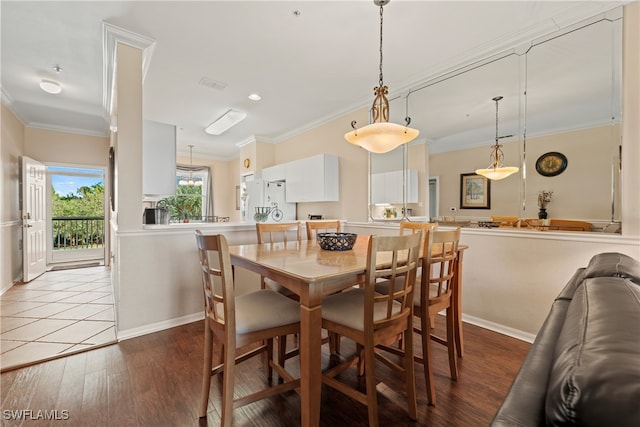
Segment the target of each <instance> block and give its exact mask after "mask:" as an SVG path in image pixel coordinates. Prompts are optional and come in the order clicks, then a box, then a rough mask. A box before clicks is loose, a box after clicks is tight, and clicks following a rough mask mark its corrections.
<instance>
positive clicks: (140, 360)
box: [0, 316, 530, 427]
mask: <svg viewBox="0 0 640 427" xmlns="http://www.w3.org/2000/svg"><path fill="white" fill-rule="evenodd" d="M437 317H440V316H437ZM442 327H443V322H442V319H437V329H440V328H442ZM203 328H204V323H203V322H196V323H191V324H188V325H185V326H181V327H177V328H173V329H169V330H166V331H162V332H157V333H154V334H149V335H146V336H143V337H139V338H134V339H130V340H126V341H123V342H121V343H119V344H115V345H111V346H108V347H103V348H99V349H95V350H91V351H87V352H84V353H80V354H74V355H71V356H67V357H63V358H60V359H56V360H52V361H49V362H45V363H40V364H36V365H33V366H29V367H26V368H21V369H17V370H13V371H9V372H6V373H3V374H2V376H1V377H0V380H1V392H2V395H1V399H2V411H1V414H2V422H3V426H12V427H13V426H37V427H44V426H53V427H60V426H83V427H84V426H114V427H123V426H141V427H142V426H144V427H146V426H149V427H161V426H167V427H169V426H171V427H174V426H216V425H219V423H220V418H219V412H218V411H219V408H220V404H219V402H220V401H219V399H220V388H221V383H220V381H219V380H218V379H214V380H213V381H212V386H211V394H210V403H209V413H208V417H207V419H206V420H199V419H198V417H197V410H198V402H199V398H200V383H201V365H202V353H203V352H202V345H203V335H204V334H203ZM464 336H465V343H466V345H465V351H466V353H465V356H464V358H462V359H458V360H459V361H460V366H459V368H460V375H459V379H458V381H457V382H454V381H451V380H450V378H449V371H448V363H447V354H446V349H445V348H444V346H441V345H438V344H435V343H434V345H433V349H434V351H433V353H434V366H435V374H436V376H435V380H436V393H437V406H435V407H433V406H428V405H427V404H426V401H425V387H424V379H423V378H424V377H423V370H422V368H421V367H420V366H419V365H416V376H417V381H416V382H417V388H418V389H417V392H418V409H419V412H418V420H417V421H411V420H410V419H409V418H408V417H407V415H406V403H405V399H404V392H403V390H404V387H403V385H402V381H401V378H398V377H396V375H394V373H393V372H392V371H390V370H389V369H387V368H386V367H385V366H383V365H381V364H378V365H377V366H379V368H378V369H377V372H378V373H377V376H378V378H379V379H380V380H381V382H380V383H379V385H378V404H379V417H380V425H381V426H427V425H428V426H432V427H437V426H447V427H455V426H461V427H469V426H473V427H475V426H486V425H488V424H489V423H490V421H491V419H492V418H493V416H494V414H495V412H496V411H497V409H498V407H499V406H500V404H501V402H502V400H503V399H504V396H505V395H506V393H507V391H508V389H509V386H510V385H511V382H512V380H513V378H514V377H515V375H516V373H517V371H518V369H519V367H520V365H521V363H522V361H523V360H524V357H525V355H526V353H527V351H528V349H529V347H530V344H528V343H525V342H522V341H519V340H516V339H513V338H510V337H507V336H504V335H501V334H497V333H495V332H491V331H488V330H485V329H482V328H478V327H476V326H472V325H469V324H466V323H465V324H464ZM342 347H343V348H342V351H343V353H347V352H349V351H350V350H352V349H353V347H352V346H350V345H349V343H348V342H346V340H343V345H342ZM323 361H324V363H325V364H326V365H328V363H329V357H328V352H327V349H326V348H324V349H323ZM296 362H297V359H291V360H289V361H288V362H287V368H288V369H290V370H295V369H296ZM262 365H263V364H262V360H260V359H259V358H255V360H252V361H249V362H245V364H243V365H242V366H243V368H242V369H240V370H239V375H238V381H237V386H236V393H237V394H238V393H240V394H242V393H245V392H246V390H255V389H257V388H258V387H262V386H263V385H264V384H265V381H266V380H265V376H264V369H262ZM348 375H349V376H347V377H346V378H348V380H349V381H351V382H352V383H354V384H355V383H358V382H359V379H358V378H357V376H356V375H355V374H354V373H351V372H349V373H348ZM362 385H364V384H363V382H362ZM299 405H300V399H299V397H298V395H297V394H296V393H295V392H290V393H288V394H285V395H282V396H278V397H275V398H271V399H267V400H263V401H260V402H256V403H253V404H251V405H248V406H245V407H242V408H239V409H236V410H235V411H234V425H236V426H298V425H299V424H300V421H299V420H300V418H299V416H300V409H299ZM21 410H23V411H30V412H23V413H22V414H23V415H22V417H17V415H18V411H21ZM12 417H13V418H16V417H17V418H21V419H12ZM51 417H57V418H58V419H57V420H51V421H48V420H47V418H51ZM37 418H39V419H37ZM320 424H321V425H322V426H331V427H337V426H365V425H367V411H366V408H365V407H364V406H362V405H360V404H359V403H357V402H355V401H352V400H350V399H348V398H346V397H345V396H344V395H342V394H340V393H339V392H337V391H334V390H332V389H330V388H327V387H323V389H322V413H321V420H320Z"/></svg>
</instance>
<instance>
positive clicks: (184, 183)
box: [178, 145, 202, 188]
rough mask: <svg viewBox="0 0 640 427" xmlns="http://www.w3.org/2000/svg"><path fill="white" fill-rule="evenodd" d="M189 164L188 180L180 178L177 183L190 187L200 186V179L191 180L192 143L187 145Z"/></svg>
mask: <svg viewBox="0 0 640 427" xmlns="http://www.w3.org/2000/svg"><path fill="white" fill-rule="evenodd" d="M189 166H190V168H189V181H186V180H184V179H181V180H180V181H178V185H187V186H189V187H190V188H193V187H201V186H202V179H198V180H197V181H194V180H193V145H189Z"/></svg>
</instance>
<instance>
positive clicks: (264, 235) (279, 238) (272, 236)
mask: <svg viewBox="0 0 640 427" xmlns="http://www.w3.org/2000/svg"><path fill="white" fill-rule="evenodd" d="M256 233H257V234H258V243H259V244H264V243H271V244H273V243H279V242H282V243H285V244H286V243H287V242H288V241H289V240H292V241H298V242H301V241H302V234H301V230H300V221H297V222H283V223H263V222H258V223H256ZM260 282H261V287H262V288H263V289H265V288H266V287H269V288H271V289H273V290H275V291H278V292H280V293H281V294H283V295H286V296H288V297H289V298H293V299H298V297H297V295H296V294H294V293H293V292H291V291H290V290H289V289H287V288H285V287H284V286H282V285H281V284H280V283H278V282H276V281H275V280H271V279H269V278H268V277H261V278H260Z"/></svg>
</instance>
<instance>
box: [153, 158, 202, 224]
mask: <svg viewBox="0 0 640 427" xmlns="http://www.w3.org/2000/svg"><path fill="white" fill-rule="evenodd" d="M210 176H211V168H209V167H208V166H183V165H178V166H177V167H176V195H175V196H171V197H167V198H165V199H163V200H162V202H164V204H166V206H167V207H168V208H169V215H170V218H171V219H170V221H171V222H190V221H208V220H209V218H211V217H212V215H213V203H212V200H211V188H212V186H211V179H210Z"/></svg>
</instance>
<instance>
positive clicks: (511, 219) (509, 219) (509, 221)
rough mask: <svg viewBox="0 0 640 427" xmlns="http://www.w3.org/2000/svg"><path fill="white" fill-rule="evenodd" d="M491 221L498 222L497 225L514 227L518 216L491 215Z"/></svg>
mask: <svg viewBox="0 0 640 427" xmlns="http://www.w3.org/2000/svg"><path fill="white" fill-rule="evenodd" d="M491 221H492V222H498V223H499V224H498V227H516V226H517V225H518V221H519V218H518V217H517V216H492V217H491Z"/></svg>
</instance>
